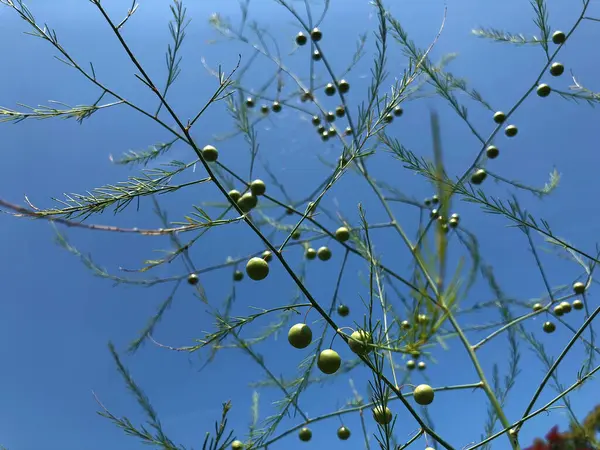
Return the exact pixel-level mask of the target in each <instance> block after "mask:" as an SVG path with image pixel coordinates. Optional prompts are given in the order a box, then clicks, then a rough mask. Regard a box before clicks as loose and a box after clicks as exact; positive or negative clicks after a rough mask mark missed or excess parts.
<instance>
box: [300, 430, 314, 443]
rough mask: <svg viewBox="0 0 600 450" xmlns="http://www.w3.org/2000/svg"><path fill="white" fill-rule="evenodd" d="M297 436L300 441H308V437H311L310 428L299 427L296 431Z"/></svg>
mask: <svg viewBox="0 0 600 450" xmlns="http://www.w3.org/2000/svg"><path fill="white" fill-rule="evenodd" d="M298 437H299V438H300V440H301V441H303V442H308V441H310V438H312V431H310V428H306V427H304V428H301V429H300V431H299V432H298Z"/></svg>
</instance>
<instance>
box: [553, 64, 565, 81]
mask: <svg viewBox="0 0 600 450" xmlns="http://www.w3.org/2000/svg"><path fill="white" fill-rule="evenodd" d="M564 71H565V66H563V65H562V64H561V63H559V62H555V63H552V65H551V66H550V75H552V76H553V77H558V76H560V75H562V74H563V72H564Z"/></svg>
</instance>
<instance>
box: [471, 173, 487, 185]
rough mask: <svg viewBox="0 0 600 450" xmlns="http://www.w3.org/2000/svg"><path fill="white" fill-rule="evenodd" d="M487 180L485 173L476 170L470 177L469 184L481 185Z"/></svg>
mask: <svg viewBox="0 0 600 450" xmlns="http://www.w3.org/2000/svg"><path fill="white" fill-rule="evenodd" d="M486 178H487V172H486V171H485V170H484V169H478V170H476V171H475V173H474V174H473V175H471V183H473V184H481V183H483V180H485V179H486Z"/></svg>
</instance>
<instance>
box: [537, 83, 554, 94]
mask: <svg viewBox="0 0 600 450" xmlns="http://www.w3.org/2000/svg"><path fill="white" fill-rule="evenodd" d="M550 92H552V88H551V87H550V86H548V85H547V84H546V83H542V84H540V85H539V86H538V87H537V95H538V96H540V97H548V96H549V95H550Z"/></svg>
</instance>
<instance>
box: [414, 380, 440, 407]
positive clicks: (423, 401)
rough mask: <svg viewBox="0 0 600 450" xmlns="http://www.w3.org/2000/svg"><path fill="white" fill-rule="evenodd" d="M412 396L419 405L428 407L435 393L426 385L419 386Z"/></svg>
mask: <svg viewBox="0 0 600 450" xmlns="http://www.w3.org/2000/svg"><path fill="white" fill-rule="evenodd" d="M413 396H414V398H415V402H417V403H418V404H419V405H430V404H431V403H432V402H433V399H434V397H435V392H434V390H433V389H432V388H431V386H429V385H428V384H420V385H418V386H417V387H416V388H415V390H414V391H413Z"/></svg>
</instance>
